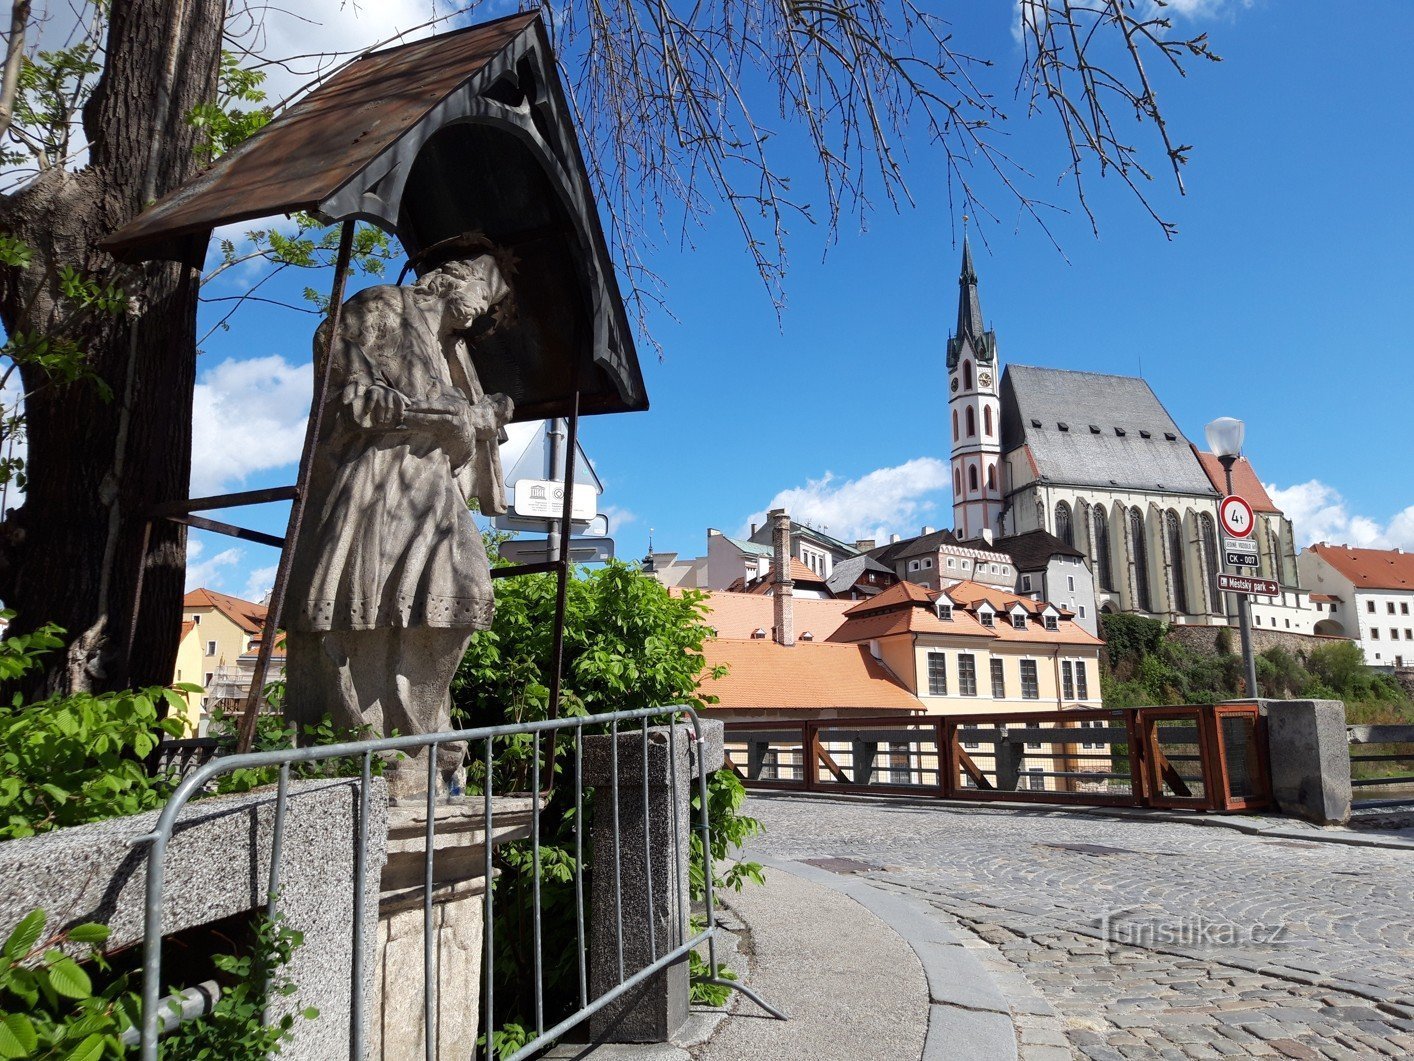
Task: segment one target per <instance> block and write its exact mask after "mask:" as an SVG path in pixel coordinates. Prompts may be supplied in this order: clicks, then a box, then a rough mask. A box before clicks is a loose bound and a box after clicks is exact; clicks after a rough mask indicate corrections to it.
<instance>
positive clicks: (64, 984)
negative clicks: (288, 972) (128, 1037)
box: [0, 910, 319, 1061]
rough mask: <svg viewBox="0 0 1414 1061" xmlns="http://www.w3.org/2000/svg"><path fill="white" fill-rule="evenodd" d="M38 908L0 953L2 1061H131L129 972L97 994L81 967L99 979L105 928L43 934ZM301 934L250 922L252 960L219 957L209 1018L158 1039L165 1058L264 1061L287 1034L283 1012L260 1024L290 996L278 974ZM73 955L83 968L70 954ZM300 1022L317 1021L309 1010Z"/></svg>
mask: <svg viewBox="0 0 1414 1061" xmlns="http://www.w3.org/2000/svg"><path fill="white" fill-rule="evenodd" d="M46 922H47V918H46V916H45V914H44V911H43V910H34V911H32V912H31V913H30V914H28V915H27V916H26V917H25V918H24V919H23V920H21V921H20V923H19V924H18V925H16V926H15V928H14V930H13V931H12V932H11V933H10V937H9V939H7V940H6V941H5V945H4V947H3V949H0V1059H11V1058H33V1059H36V1061H39V1059H54V1061H59V1059H63V1061H100V1059H117V1058H124V1057H127V1056H129V1054H128V1049H127V1047H125V1046H124V1045H123V1042H122V1038H121V1036H122V1034H123V1033H124V1032H125V1031H126V1030H128V1029H129V1028H132V1027H134V1026H136V1024H137V1022H138V1019H139V1014H140V1013H141V1007H140V1004H139V996H138V994H137V992H136V991H135V990H134V989H133V984H132V981H131V978H130V977H129V976H121V977H117V978H115V979H113V980H112V981H111V982H110V983H109V984H108V985H107V986H106V987H104V988H102V989H101V990H95V988H94V983H93V979H92V978H91V977H90V975H89V972H88V970H87V969H86V968H85V965H87V966H90V967H92V968H93V969H95V970H97V971H99V972H101V973H106V972H107V971H108V965H107V962H106V961H105V960H104V957H103V954H102V952H101V951H100V950H99V948H100V947H101V946H102V944H103V943H105V942H106V941H107V939H108V927H107V926H106V925H99V924H81V925H74V926H72V927H71V928H69V929H66V930H65V931H62V932H58V933H55V934H53V935H51V936H49V937H48V938H45V926H46ZM302 942H303V936H302V935H301V934H300V933H299V932H296V931H295V930H293V929H291V928H290V927H289V926H288V925H286V924H285V923H284V922H283V919H282V918H281V917H280V916H279V915H276V917H275V918H273V919H270V918H264V917H262V918H261V919H260V920H259V921H257V922H256V925H255V942H254V946H253V948H252V951H251V953H250V954H248V955H245V956H236V955H231V954H224V955H216V956H215V957H214V958H213V959H212V961H213V963H214V964H215V965H216V967H217V968H218V969H219V970H220V971H221V973H222V976H221V980H222V987H223V991H222V995H221V998H220V999H219V1000H218V1001H217V1003H216V1005H215V1006H214V1007H213V1009H212V1011H211V1013H209V1014H207V1015H206V1016H204V1017H202V1018H200V1019H199V1020H195V1021H190V1022H188V1023H186V1024H182V1025H180V1026H179V1027H178V1028H177V1029H176V1030H174V1031H173V1032H172V1033H171V1034H170V1035H168V1036H167V1037H166V1038H165V1039H164V1040H163V1043H162V1052H163V1054H164V1055H165V1056H167V1057H172V1058H181V1059H182V1061H266V1059H267V1058H269V1057H270V1056H271V1055H272V1054H277V1053H279V1052H280V1046H281V1044H282V1043H284V1042H287V1041H288V1040H289V1039H290V1038H291V1037H292V1036H293V1034H294V1029H295V1025H296V1019H295V1017H294V1016H293V1015H291V1014H286V1015H285V1016H284V1017H282V1018H281V1019H280V1021H278V1022H277V1023H275V1024H272V1025H270V1026H269V1027H267V1026H266V1025H265V1021H264V1014H265V1009H266V1007H267V1006H268V1005H269V1003H270V1002H271V1000H272V999H274V998H276V997H287V996H290V995H292V994H294V993H295V991H296V990H297V989H296V987H295V986H294V985H293V984H291V983H290V982H289V981H288V979H287V978H285V977H284V976H283V975H282V969H283V967H284V966H285V965H286V964H287V963H288V962H289V960H290V956H291V955H292V954H293V953H294V951H295V949H296V948H297V947H299V946H300V944H301V943H302ZM75 950H77V951H78V952H79V955H80V958H81V959H82V963H81V962H80V961H79V960H76V959H75V958H74V957H73V952H74V951H75ZM302 1015H303V1016H304V1018H305V1019H306V1020H313V1019H314V1018H315V1017H317V1016H318V1015H319V1014H318V1011H316V1010H314V1009H312V1008H310V1009H306V1010H305V1011H304V1012H303V1014H302Z"/></svg>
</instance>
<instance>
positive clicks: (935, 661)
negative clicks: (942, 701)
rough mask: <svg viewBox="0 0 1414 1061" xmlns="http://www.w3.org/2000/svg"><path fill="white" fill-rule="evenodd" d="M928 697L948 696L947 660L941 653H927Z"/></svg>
mask: <svg viewBox="0 0 1414 1061" xmlns="http://www.w3.org/2000/svg"><path fill="white" fill-rule="evenodd" d="M928 695H929V696H947V695H948V658H947V656H945V655H944V654H943V653H941V652H929V653H928Z"/></svg>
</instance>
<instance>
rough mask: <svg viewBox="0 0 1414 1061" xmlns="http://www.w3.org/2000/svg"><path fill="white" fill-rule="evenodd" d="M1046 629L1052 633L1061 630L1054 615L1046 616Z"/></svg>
mask: <svg viewBox="0 0 1414 1061" xmlns="http://www.w3.org/2000/svg"><path fill="white" fill-rule="evenodd" d="M1046 629H1047V630H1051V631H1055V630H1058V629H1060V626H1059V624H1058V623H1057V622H1056V617H1055V616H1054V615H1048V616H1046Z"/></svg>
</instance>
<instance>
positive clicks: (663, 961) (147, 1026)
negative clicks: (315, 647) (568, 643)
mask: <svg viewBox="0 0 1414 1061" xmlns="http://www.w3.org/2000/svg"><path fill="white" fill-rule="evenodd" d="M665 717H671V718H673V719H675V720H678V719H684V718H685V724H686V725H687V726H690V727H691V732H690V733H689V734H688V735H687V736H688V740H689V741H690V748H695V749H698V752H697V754H698V755H699V756H700V754H701V749H702V748H703V747H704V746H705V745H704V742H703V735H702V722H701V720H700V719H699V718H698V716H697V714H696V712H695V711H693V710H692V708H690V707H686V706H682V707H673V708H661V707H659V708H643V709H638V710H632V711H616V712H611V713H605V714H599V715H588V716H583V717H578V718H561V719H552V720H549V721H543V722H526V723H516V724H510V725H501V726H484V727H478V728H474V729H462V730H448V731H445V732H442V733H434V734H427V735H415V736H405V737H387V738H382V739H378V740H367V741H354V742H348V743H343V744H331V745H324V746H316V747H306V748H284V749H279V750H275V751H265V752H254V753H249V754H245V755H229V756H221V757H216V758H212V759H210V760H208V761H206V762H204V763H202V764H201V765H199V766H196V767H195V768H194V769H191V770H190V771H189V772H187V773H186V776H185V777H184V778H183V780H182V782H181V784H180V785H179V786H178V787H177V789H176V791H175V792H174V793H173V795H172V797H171V799H170V800H169V801H168V802H167V804H166V806H165V807H164V808H163V810H162V812H161V814H160V815H159V817H158V820H157V823H156V825H155V827H154V828H153V830H152V832H150V833H147V834H144V835H143V836H140V837H138V838H136V840H135V841H134V843H146V844H147V845H148V859H147V881H146V900H145V912H144V913H145V923H144V930H143V971H142V994H141V1003H142V1013H141V1023H140V1056H141V1057H142V1058H143V1061H156V1058H157V1056H158V1039H159V1036H160V1035H161V1033H162V1031H163V1030H164V1024H166V1023H169V1021H168V1020H167V1019H166V1015H164V1013H163V1012H162V1010H163V1007H164V1005H170V1003H169V1002H167V1001H166V1000H164V999H163V997H162V986H161V985H162V940H163V927H162V906H163V892H164V888H165V887H166V856H167V848H168V844H169V842H170V841H171V838H172V834H173V830H174V828H175V827H176V826H178V825H179V824H180V818H181V815H182V811H183V809H184V808H185V807H186V806H187V804H188V803H189V802H190V801H191V800H192V798H193V797H194V796H197V795H198V794H200V793H202V791H203V790H204V789H206V788H207V787H208V786H209V785H210V784H211V783H212V782H213V781H214V780H215V779H217V778H218V777H220V776H222V775H225V774H230V773H232V772H234V771H236V770H250V769H270V768H275V769H278V771H279V774H278V781H277V788H276V802H275V815H274V826H273V833H272V837H271V847H270V858H269V877H268V884H267V893H266V894H267V913H270V914H273V913H274V912H275V908H276V905H277V902H278V894H279V888H280V861H281V844H282V842H283V838H284V822H285V814H286V805H287V802H288V796H289V783H290V776H291V768H292V767H293V766H295V765H297V764H308V763H321V762H324V763H327V762H332V761H336V760H352V761H355V762H357V763H358V764H359V765H360V768H361V769H360V784H359V812H358V819H357V820H358V826H357V831H358V835H357V839H356V847H355V858H354V909H353V925H352V929H353V947H352V960H351V962H350V993H351V1022H350V1023H351V1035H350V1047H349V1057H350V1059H351V1061H364V1057H365V1054H366V1052H367V1045H366V1042H367V1040H366V1027H367V1024H368V1016H369V1015H368V1013H367V1004H368V1000H367V987H368V985H367V983H366V982H365V981H366V975H365V970H366V957H367V956H366V955H365V953H364V951H365V931H364V919H365V916H366V915H365V912H364V902H363V896H364V895H365V894H366V886H367V874H368V868H369V867H368V842H369V836H368V821H369V814H370V800H371V796H370V789H371V783H372V777H373V774H374V769H373V763H374V757H375V756H384V755H388V754H391V753H404V754H417V753H421V752H424V751H425V753H426V757H427V796H426V810H427V830H426V851H425V855H424V859H425V864H424V875H423V885H422V912H423V930H424V953H423V975H424V990H425V995H424V1009H423V1037H424V1041H425V1043H426V1056H427V1058H428V1061H437V1059H438V1051H439V1043H438V1039H439V1036H438V1032H437V1027H438V1005H437V1003H438V1000H437V997H436V983H437V976H436V969H435V961H436V956H435V953H434V946H433V939H434V932H433V906H434V902H433V895H434V879H435V874H434V859H435V852H436V829H437V815H436V813H435V812H436V807H437V806H438V788H439V786H438V783H437V782H438V780H439V779H438V776H437V750H438V748H439V747H443V746H446V745H462V746H464V747H465V748H466V749H467V754H468V757H469V756H470V755H471V754H472V753H473V750H474V748H475V746H476V745H478V744H479V745H481V748H480V751H481V757H480V762H481V766H482V769H483V771H484V779H483V780H484V790H483V792H482V794H481V800H482V823H481V824H482V827H483V830H484V831H483V837H484V841H485V865H484V867H483V870H484V874H485V888H484V900H483V902H484V918H485V929H484V933H483V946H484V965H483V976H484V985H485V986H484V991H483V997H482V1012H483V1019H482V1025H481V1027H482V1033H483V1035H484V1036H485V1043H486V1048H485V1056H487V1057H492V1056H494V1048H493V1042H494V1032H495V1031H496V1029H497V1026H496V1023H495V1014H496V1009H495V990H494V988H495V979H496V977H495V942H494V938H495V931H494V929H495V920H494V914H495V887H494V881H495V876H494V873H495V867H494V866H493V858H492V853H493V848H494V846H495V845H494V841H493V838H494V836H495V833H494V828H493V827H494V824H495V806H494V802H493V797H494V792H493V789H494V780H493V779H494V774H493V770H494V768H495V754H494V751H495V742H496V741H497V740H502V739H505V738H509V737H515V736H519V735H524V734H530V735H531V736H532V745H533V749H532V760H533V761H532V764H531V769H530V770H529V773H528V776H529V777H530V778H533V779H539V778H542V777H543V776H547V775H545V774H543V773H542V765H543V763H544V761H545V760H544V757H543V755H542V753H541V738H542V735H544V734H551V738H550V744H551V754H552V755H553V754H554V747H555V738H554V735H557V734H559V733H560V732H561V731H565V730H569V731H572V732H573V736H574V752H573V758H574V769H573V786H574V792H573V800H574V809H575V814H574V820H573V829H574V851H575V858H574V902H575V929H576V931H575V935H576V941H575V942H576V947H577V958H578V962H577V965H578V973H579V992H578V1004H577V1006H576V1008H575V1009H574V1011H573V1012H572V1013H570V1014H569V1015H568V1016H566V1017H564V1018H563V1019H561V1020H559V1021H557V1022H556V1023H554V1024H553V1025H551V1026H550V1027H546V1026H545V1019H546V1017H545V985H544V964H543V946H544V940H543V938H542V925H541V923H542V913H543V910H542V904H541V892H540V869H541V836H540V817H541V814H542V811H543V809H544V808H543V805H542V801H541V800H540V799H538V798H537V799H534V800H532V801H531V802H532V804H533V811H532V817H531V825H530V842H531V859H532V872H533V878H532V885H531V887H532V924H533V932H534V938H533V948H534V955H533V968H534V978H535V984H534V1010H535V1014H534V1016H535V1029H534V1031H535V1034H534V1037H533V1038H532V1039H531V1040H530V1041H529V1042H527V1043H526V1044H525V1045H524V1046H523V1047H521V1048H520V1049H518V1050H517V1051H516V1052H515V1053H514V1054H513V1055H511V1057H510V1058H508V1059H507V1061H520V1059H522V1058H526V1057H529V1056H530V1055H531V1054H533V1053H535V1052H537V1051H539V1050H540V1049H542V1048H544V1047H545V1046H546V1045H547V1044H549V1043H550V1042H551V1041H553V1040H555V1039H557V1038H559V1037H561V1036H563V1035H564V1034H565V1033H566V1032H568V1031H570V1030H571V1029H573V1028H575V1027H577V1026H578V1025H580V1024H582V1023H584V1022H585V1021H586V1020H587V1019H588V1018H589V1017H590V1016H592V1015H593V1014H595V1013H597V1012H599V1011H600V1010H602V1009H604V1008H605V1007H606V1006H609V1005H610V1004H612V1003H614V1002H616V1001H618V1000H619V999H622V998H623V997H624V996H625V995H627V994H628V993H629V992H630V991H632V990H633V989H634V988H636V987H637V986H638V985H640V984H642V983H643V982H644V981H646V980H648V979H649V978H650V977H652V976H654V975H656V974H657V973H659V972H662V971H663V970H665V969H667V968H668V967H669V966H671V965H673V964H674V963H677V962H680V961H685V960H686V958H687V955H688V953H689V952H690V951H693V950H694V949H696V948H698V947H700V946H702V945H704V944H705V945H706V948H707V962H708V966H707V968H708V972H709V976H708V977H707V978H706V979H707V980H708V982H711V983H714V984H717V985H719V986H722V987H726V988H729V989H731V990H735V991H738V992H740V993H742V994H744V995H746V996H747V997H748V998H750V999H752V1001H754V1002H756V1003H757V1004H758V1005H760V1006H762V1008H763V1009H765V1010H767V1012H769V1013H771V1014H772V1015H774V1016H778V1017H779V1016H781V1014H779V1013H778V1012H777V1011H776V1010H774V1009H772V1008H771V1007H770V1006H769V1005H768V1004H766V1003H765V1002H764V1001H762V1000H761V999H760V998H759V997H758V996H756V995H755V993H754V992H752V991H751V990H750V989H749V988H747V987H745V986H744V985H742V984H741V983H740V982H738V981H734V980H727V979H724V978H722V977H720V976H719V975H718V961H717V941H716V936H717V932H718V927H717V917H716V909H715V901H714V895H713V865H712V827H711V820H710V814H709V806H710V801H709V799H708V790H707V775H708V773H710V772H711V770H712V769H714V767H715V764H710V763H699V769H698V770H697V771H696V774H697V777H696V794H697V797H698V802H699V804H700V806H699V807H698V809H697V815H696V820H695V822H692V823H691V825H692V829H693V831H694V832H695V833H696V834H697V836H698V838H699V839H700V843H701V847H702V853H703V858H704V859H705V865H704V867H703V882H704V884H703V895H702V908H703V910H702V912H703V916H704V922H703V927H702V928H701V929H700V930H699V931H697V932H691V931H690V926H689V923H688V913H689V904H688V902H687V901H686V900H687V891H686V882H685V881H683V879H682V876H683V874H682V872H677V873H675V874H674V876H675V877H676V881H675V884H674V886H675V887H676V888H677V889H678V892H679V894H680V896H681V899H682V900H683V901H682V902H681V904H680V905H679V907H678V910H679V913H680V917H681V920H682V921H683V923H682V924H681V925H679V926H677V931H676V932H675V933H674V940H673V941H672V944H671V945H670V946H665V948H664V949H663V950H662V952H661V953H659V950H658V941H657V939H656V937H655V935H654V932H653V925H652V921H651V917H650V921H649V938H650V949H651V953H650V959H651V960H650V961H649V962H648V963H647V964H646V965H643V966H642V967H641V968H638V969H631V968H627V967H626V966H625V961H624V942H623V941H624V931H623V930H624V903H623V895H622V885H621V879H620V878H621V874H622V865H623V857H622V851H621V846H622V844H621V838H620V833H619V829H618V820H619V803H620V798H619V796H620V787H619V785H618V783H617V782H618V774H619V737H620V734H621V731H623V729H624V727H625V726H629V727H631V728H630V730H629V731H630V732H631V731H632V729H640V730H641V731H642V740H643V748H644V760H645V762H644V764H643V765H644V769H643V771H642V773H643V807H644V813H645V815H646V813H647V807H648V798H649V796H648V772H647V769H646V765H647V750H648V738H649V729H650V723H651V721H652V720H655V719H663V718H665ZM683 725H684V722H682V721H677V722H675V728H674V729H673V730H671V731H670V733H675V732H676V728H677V727H682V726H683ZM596 732H604V733H607V734H608V737H609V741H608V747H609V757H610V772H611V775H612V782H611V784H609V785H608V786H605V788H604V790H599V789H596V791H595V797H594V798H595V799H602V798H611V799H612V800H613V805H612V816H613V817H612V820H613V823H614V829H613V840H614V843H613V847H614V859H613V861H614V910H615V922H614V923H615V927H616V929H617V931H616V932H615V937H616V940H617V949H618V953H617V961H616V963H615V964H616V968H617V973H618V975H617V977H616V982H615V983H614V984H613V985H612V986H611V987H609V989H608V990H605V991H602V992H600V993H599V994H598V995H597V996H596V997H590V996H591V993H592V992H591V989H590V982H589V979H588V966H589V961H588V954H589V942H588V937H587V936H586V932H585V912H586V907H585V893H584V835H583V834H584V830H585V828H587V825H586V822H585V815H584V808H585V802H586V801H585V792H584V769H583V758H584V747H583V746H584V739H585V737H586V736H590V735H592V734H594V733H596ZM668 768H669V770H671V771H674V772H675V771H676V769H677V755H676V753H675V750H674V749H673V748H671V747H670V754H669V756H668ZM676 784H677V782H676V778H675V777H674V781H673V787H674V788H676ZM682 810H683V813H685V814H686V813H689V811H688V809H687V808H682ZM677 811H678V808H677V807H676V804H675V805H674V821H675V822H677V820H678V819H677ZM683 831H684V832H685V831H686V830H683ZM673 833H674V835H673V844H674V852H673V853H674V864H675V865H678V864H680V863H682V862H683V861H685V859H686V857H687V855H688V852H686V851H683V850H681V843H682V841H681V834H680V833H679V831H678V829H677V828H674V830H673ZM657 839H658V842H659V843H661V842H662V838H661V837H658V838H657ZM643 842H644V852H643V855H644V858H645V860H650V859H651V857H652V854H653V852H652V850H651V845H650V843H649V830H648V827H647V821H646V818H645V821H644V828H643ZM665 883H666V882H665ZM652 889H653V879H652V875H651V872H650V874H649V876H648V891H649V895H648V899H649V902H648V909H649V910H650V911H651V910H652V909H653V902H652V900H653V891H652ZM473 1050H474V1046H470V1045H469V1046H468V1052H467V1055H466V1056H471V1055H472V1051H473Z"/></svg>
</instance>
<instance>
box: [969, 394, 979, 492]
mask: <svg viewBox="0 0 1414 1061" xmlns="http://www.w3.org/2000/svg"><path fill="white" fill-rule="evenodd" d="M971 411H972V410H971V409H969V410H968V412H969V413H970V412H971ZM967 488H968V489H969V490H971V491H974V492H975V491H976V490H977V465H975V464H973V465H970V466H969V467H968V469H967Z"/></svg>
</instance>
